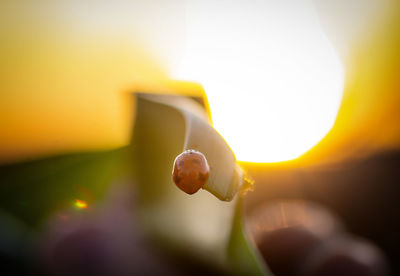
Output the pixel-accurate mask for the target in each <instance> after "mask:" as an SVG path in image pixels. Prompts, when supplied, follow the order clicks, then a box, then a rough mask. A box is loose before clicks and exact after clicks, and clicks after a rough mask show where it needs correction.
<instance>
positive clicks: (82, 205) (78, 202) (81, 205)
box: [74, 199, 88, 209]
mask: <svg viewBox="0 0 400 276" xmlns="http://www.w3.org/2000/svg"><path fill="white" fill-rule="evenodd" d="M74 205H75V207H77V208H79V209H86V208H87V207H88V204H87V203H86V201H83V200H80V199H75V203H74Z"/></svg>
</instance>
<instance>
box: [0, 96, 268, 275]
mask: <svg viewBox="0 0 400 276" xmlns="http://www.w3.org/2000/svg"><path fill="white" fill-rule="evenodd" d="M135 96H136V97H135V98H136V104H137V108H136V111H137V112H136V122H135V126H134V131H133V138H132V143H131V144H130V145H128V146H126V147H123V148H119V149H114V150H109V151H103V152H92V153H82V154H68V155H63V156H55V157H49V158H44V159H40V160H34V161H28V162H23V163H17V164H8V165H3V166H1V167H0V180H1V187H0V208H1V209H3V210H4V211H6V212H8V213H9V214H11V215H12V216H14V217H16V218H19V219H20V220H21V221H22V222H23V223H25V224H26V225H28V226H29V227H33V229H40V228H37V226H40V225H42V224H43V223H44V222H46V219H47V218H48V217H49V216H50V215H52V214H55V213H56V212H59V211H62V210H65V209H71V208H74V201H75V200H77V199H78V200H82V201H85V202H87V203H88V208H92V207H93V206H96V204H97V202H99V201H101V199H102V198H103V197H104V196H105V194H106V193H107V191H108V189H109V186H110V183H115V181H118V180H121V179H127V178H128V179H130V182H132V183H133V184H134V185H135V187H136V191H137V205H136V206H137V210H135V211H136V212H137V213H138V214H139V223H138V225H140V227H141V228H143V230H145V233H147V234H148V235H149V236H150V237H151V238H152V239H154V240H155V241H158V242H159V245H160V246H161V247H162V248H165V249H167V250H172V251H173V252H175V253H178V254H184V256H187V257H192V258H194V259H195V260H198V261H199V262H201V263H205V264H206V265H209V266H215V267H219V269H222V270H223V271H226V272H229V273H234V274H246V275H262V274H267V272H266V271H267V269H266V268H265V267H264V265H263V264H262V263H261V262H260V261H259V257H258V253H257V252H256V251H254V248H252V245H251V244H250V243H248V242H247V239H246V237H245V235H246V234H245V231H244V229H243V225H242V223H241V220H242V216H241V207H242V205H241V201H240V200H239V201H238V200H237V199H234V197H235V194H236V193H237V192H238V191H239V190H240V187H241V185H242V178H243V176H242V173H241V170H240V168H239V167H238V166H237V163H236V160H235V157H234V155H233V153H232V151H231V150H230V148H229V147H228V146H227V144H226V143H225V141H224V140H223V139H222V137H221V136H220V135H219V134H218V133H217V132H216V131H215V130H214V129H213V128H212V126H211V124H210V122H209V120H208V117H207V113H206V112H205V111H204V109H202V108H201V106H200V105H198V104H197V103H196V102H195V101H191V100H190V99H188V98H185V97H181V96H171V95H169V96H167V95H145V94H135ZM185 149H196V150H199V151H201V152H202V153H203V154H205V156H206V158H207V159H208V162H209V164H210V168H211V173H210V178H209V180H208V182H207V184H206V185H205V187H204V188H205V190H200V191H199V192H198V193H196V194H194V195H187V194H185V193H184V192H182V191H181V190H179V189H178V188H177V187H176V186H175V184H173V182H172V179H171V171H172V165H173V161H174V158H175V157H176V156H177V155H178V154H179V153H181V152H182V151H183V150H185ZM206 190H207V191H209V192H210V193H209V192H207V191H206ZM214 195H215V196H214ZM75 208H76V206H75ZM235 210H236V214H235ZM81 211H84V210H77V212H81Z"/></svg>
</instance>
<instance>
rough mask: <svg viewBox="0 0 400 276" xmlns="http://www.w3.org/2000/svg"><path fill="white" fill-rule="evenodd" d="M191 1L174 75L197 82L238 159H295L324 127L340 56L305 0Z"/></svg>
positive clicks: (332, 106) (340, 78)
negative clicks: (216, 3)
mask: <svg viewBox="0 0 400 276" xmlns="http://www.w3.org/2000/svg"><path fill="white" fill-rule="evenodd" d="M209 2H211V1H196V2H194V1H192V2H191V3H189V5H188V9H187V14H188V16H187V18H188V23H187V24H188V29H187V37H186V50H185V53H184V58H183V60H182V63H181V65H180V67H179V68H178V70H177V71H176V72H175V73H174V77H175V78H179V79H186V80H192V81H197V82H200V83H201V84H202V85H203V86H204V89H205V91H206V93H207V96H208V99H209V103H210V108H211V114H212V117H213V124H214V127H215V128H216V129H217V130H218V131H219V132H220V133H221V135H222V136H223V137H224V138H225V139H226V141H227V142H228V143H229V145H230V146H231V148H232V149H233V151H234V152H235V154H236V156H237V158H238V160H240V161H248V162H278V161H285V160H291V159H294V158H296V157H298V156H300V155H301V154H303V153H305V152H306V151H307V150H309V149H310V148H312V147H313V146H314V145H315V144H316V143H318V142H319V141H320V140H321V139H322V138H323V137H324V136H325V135H326V133H327V132H328V131H329V130H330V129H331V127H332V125H333V123H334V121H335V118H336V114H337V112H338V109H339V105H340V102H341V98H342V91H343V83H344V72H343V66H342V64H341V61H340V59H339V57H338V55H337V53H336V52H335V50H334V48H333V46H332V44H331V43H330V41H329V40H328V38H327V37H326V35H325V33H324V32H323V30H322V28H321V26H320V24H319V21H318V18H317V16H316V15H315V13H314V10H313V6H312V5H311V3H310V2H308V1H298V2H296V4H293V1H291V2H290V3H292V4H291V5H288V3H286V1H282V2H281V1H273V2H272V1H271V2H269V1H264V2H262V1H247V2H241V3H240V5H239V4H235V3H232V1H221V2H218V3H219V5H217V6H215V5H214V4H213V3H209Z"/></svg>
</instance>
